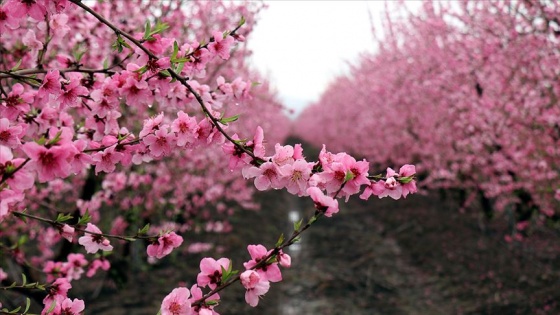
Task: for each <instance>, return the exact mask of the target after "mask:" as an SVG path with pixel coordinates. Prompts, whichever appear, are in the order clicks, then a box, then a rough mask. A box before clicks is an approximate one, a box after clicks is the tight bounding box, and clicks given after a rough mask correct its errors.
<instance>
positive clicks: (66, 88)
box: [57, 74, 89, 109]
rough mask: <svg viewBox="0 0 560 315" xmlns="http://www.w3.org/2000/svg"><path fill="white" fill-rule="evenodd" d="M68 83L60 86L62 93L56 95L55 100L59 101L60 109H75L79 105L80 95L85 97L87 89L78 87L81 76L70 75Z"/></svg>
mask: <svg viewBox="0 0 560 315" xmlns="http://www.w3.org/2000/svg"><path fill="white" fill-rule="evenodd" d="M68 76H70V78H71V79H70V83H68V84H63V85H62V90H61V91H62V93H61V94H60V95H58V98H57V100H58V101H60V109H64V108H65V107H77V106H78V105H80V101H81V98H80V96H81V95H87V94H88V92H89V91H88V89H86V88H85V87H83V86H82V85H80V80H81V76H80V75H75V74H74V75H71V74H68Z"/></svg>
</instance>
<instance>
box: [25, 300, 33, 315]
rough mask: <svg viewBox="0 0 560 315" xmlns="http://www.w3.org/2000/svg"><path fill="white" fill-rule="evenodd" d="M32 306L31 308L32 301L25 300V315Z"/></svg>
mask: <svg viewBox="0 0 560 315" xmlns="http://www.w3.org/2000/svg"><path fill="white" fill-rule="evenodd" d="M30 306H31V299H30V298H25V311H23V314H27V311H29V307H30Z"/></svg>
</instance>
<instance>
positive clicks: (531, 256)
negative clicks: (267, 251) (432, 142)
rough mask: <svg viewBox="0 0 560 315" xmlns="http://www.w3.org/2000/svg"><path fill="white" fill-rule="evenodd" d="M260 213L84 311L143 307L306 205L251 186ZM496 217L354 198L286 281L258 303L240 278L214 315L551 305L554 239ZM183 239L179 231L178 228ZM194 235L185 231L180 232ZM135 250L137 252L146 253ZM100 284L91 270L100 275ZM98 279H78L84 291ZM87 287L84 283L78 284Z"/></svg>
mask: <svg viewBox="0 0 560 315" xmlns="http://www.w3.org/2000/svg"><path fill="white" fill-rule="evenodd" d="M259 198H260V199H261V201H262V205H263V206H262V210H261V211H260V212H241V213H238V214H237V215H236V216H234V217H232V222H233V224H234V225H235V231H236V232H234V233H232V234H230V235H223V236H219V237H217V241H219V242H220V243H221V244H223V245H224V246H226V247H227V249H226V251H225V253H223V254H215V253H206V254H205V255H199V254H196V255H192V254H191V255H188V256H183V257H174V258H172V259H167V260H166V261H165V265H160V266H158V267H157V268H156V269H155V270H153V271H149V272H148V271H142V269H141V268H133V267H127V268H129V269H128V270H129V276H130V278H129V280H128V282H127V283H126V285H125V287H123V288H122V289H118V290H117V289H112V288H107V287H105V288H103V289H102V290H101V292H100V293H101V294H100V295H99V297H98V298H97V299H95V300H92V299H91V298H89V296H91V293H88V294H87V295H86V296H84V297H85V298H86V299H87V301H86V305H88V314H110V315H113V314H115V315H116V314H139V315H143V314H151V315H155V314H156V313H157V311H158V307H159V303H161V300H162V299H163V297H164V296H165V295H166V294H167V293H168V292H169V291H171V290H172V289H173V288H174V287H175V286H176V285H177V284H178V283H179V282H180V281H185V282H187V284H189V285H190V284H191V283H192V281H195V279H196V273H198V261H200V259H201V258H202V257H205V256H212V257H215V258H219V257H221V256H224V257H232V258H233V262H234V266H235V267H236V268H242V262H243V261H245V260H247V259H248V254H247V252H246V250H245V247H246V245H247V244H252V243H263V244H267V245H269V246H270V245H271V244H274V243H275V241H276V239H277V237H278V235H279V234H280V233H281V232H285V233H289V231H290V228H291V223H290V222H289V219H288V213H289V211H291V210H294V211H298V212H300V213H301V214H302V215H304V214H305V213H307V214H310V213H312V212H313V207H312V204H311V203H310V202H309V201H307V200H304V199H298V198H295V197H292V196H289V195H284V194H283V193H281V192H268V193H264V194H261V195H259ZM505 233H506V224H505V220H504V219H503V218H497V219H494V220H493V221H492V222H485V221H484V220H480V219H479V215H478V213H477V212H476V211H472V212H470V213H463V214H461V213H459V211H458V209H457V206H456V205H455V204H454V202H451V201H445V200H442V199H441V198H440V197H439V196H438V195H437V194H432V195H428V196H420V195H414V196H411V197H409V198H408V199H406V200H399V201H393V200H387V199H384V200H373V199H372V200H370V201H369V202H367V203H365V202H361V201H359V200H358V201H357V200H354V201H351V202H350V203H348V204H345V205H343V208H342V210H341V212H340V213H339V214H337V215H335V216H334V217H333V218H330V219H329V218H322V219H321V220H319V221H318V222H316V224H315V225H314V226H313V227H312V228H311V229H310V230H309V231H308V233H306V234H304V236H303V239H302V242H301V244H300V245H299V246H300V247H299V248H300V250H299V251H293V250H292V251H291V252H290V254H291V255H292V259H293V260H292V262H293V267H292V268H291V269H285V270H284V271H283V274H284V278H285V281H283V282H281V283H277V284H272V287H271V291H270V292H269V293H268V294H267V295H266V296H265V298H264V299H262V300H261V301H260V303H259V306H258V307H257V308H254V309H253V308H251V307H250V306H248V305H246V304H245V302H244V290H243V288H242V287H241V285H238V286H236V287H234V288H228V289H226V290H225V291H224V292H223V294H222V298H223V303H222V306H220V307H219V308H217V310H218V311H219V312H220V313H221V314H224V315H226V314H249V315H250V314H269V315H274V314H282V315H291V314H395V315H396V314H559V313H560V305H559V304H558V302H557V301H560V242H559V240H560V238H559V235H558V234H557V233H553V232H552V231H550V230H535V231H533V233H532V235H531V237H530V238H529V240H528V241H526V242H523V243H514V244H509V243H506V242H504V241H503V236H504V235H505ZM187 240H188V237H187ZM188 241H191V240H188ZM142 255H143V254H142V253H140V254H139V257H138V260H139V261H141V259H143V258H142V257H143V256H142ZM98 281H99V279H98ZM94 283H95V281H93V282H91V281H90V282H89V283H88V284H86V283H84V288H86V287H87V289H88V291H90V290H91V287H92V286H94ZM84 293H85V292H84Z"/></svg>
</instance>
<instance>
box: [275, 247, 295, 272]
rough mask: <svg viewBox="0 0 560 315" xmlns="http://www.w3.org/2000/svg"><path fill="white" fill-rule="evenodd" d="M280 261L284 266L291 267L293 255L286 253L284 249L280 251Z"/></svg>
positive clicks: (278, 258)
mask: <svg viewBox="0 0 560 315" xmlns="http://www.w3.org/2000/svg"><path fill="white" fill-rule="evenodd" d="M277 260H278V263H279V264H280V266H282V267H284V268H290V267H291V266H292V257H290V255H288V254H286V253H284V252H283V251H282V250H280V252H279V253H278V257H277Z"/></svg>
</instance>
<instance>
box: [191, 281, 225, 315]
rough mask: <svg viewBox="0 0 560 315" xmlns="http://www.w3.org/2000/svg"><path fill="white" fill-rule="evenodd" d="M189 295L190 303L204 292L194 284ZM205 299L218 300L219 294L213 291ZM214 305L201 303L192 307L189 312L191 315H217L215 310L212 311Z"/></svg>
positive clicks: (198, 298)
mask: <svg viewBox="0 0 560 315" xmlns="http://www.w3.org/2000/svg"><path fill="white" fill-rule="evenodd" d="M191 295H192V297H191V298H190V299H189V301H190V303H191V304H192V303H193V302H195V301H197V300H200V299H201V298H202V296H203V295H204V294H203V293H202V290H201V289H200V288H199V287H198V286H197V285H196V284H195V285H193V286H192V287H191ZM206 300H207V301H215V302H219V300H220V296H219V295H218V293H214V294H212V295H211V296H209V297H208V298H207V299H206ZM214 306H215V305H205V304H203V305H201V306H196V307H192V308H191V313H190V314H191V315H219V314H218V313H216V311H214Z"/></svg>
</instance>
